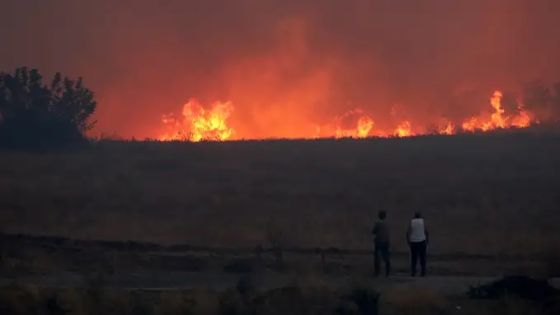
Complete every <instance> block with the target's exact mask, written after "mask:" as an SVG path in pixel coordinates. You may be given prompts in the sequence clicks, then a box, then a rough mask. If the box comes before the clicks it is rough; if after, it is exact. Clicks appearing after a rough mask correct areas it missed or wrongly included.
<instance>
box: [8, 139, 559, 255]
mask: <svg viewBox="0 0 560 315" xmlns="http://www.w3.org/2000/svg"><path fill="white" fill-rule="evenodd" d="M0 174H1V176H0V212H1V214H2V220H1V221H0V224H1V226H0V229H1V231H3V232H6V233H27V234H35V235H59V236H67V237H73V238H79V239H105V240H137V241H149V242H157V243H162V244H183V243H186V244H192V245H203V246H220V247H248V248H254V247H255V246H258V245H262V246H265V247H266V246H267V244H269V243H271V242H272V243H278V244H281V245H282V246H284V247H303V248H308V247H322V248H329V247H335V248H341V249H369V248H370V246H371V235H370V229H371V226H372V224H373V221H374V219H375V215H376V213H377V211H378V210H380V209H384V210H386V211H387V212H388V222H389V225H390V228H391V234H392V239H393V242H392V243H393V247H394V249H395V250H396V251H404V250H406V243H405V237H404V234H405V230H406V225H407V222H408V219H409V218H410V217H411V216H412V214H413V212H414V211H416V210H420V211H422V213H423V214H424V216H425V217H426V220H427V223H428V228H429V229H430V232H431V236H432V237H431V239H432V241H431V244H430V251H431V252H432V253H439V254H455V253H466V254H472V255H479V254H484V255H533V254H546V253H547V252H549V251H550V250H551V248H554V247H555V246H556V245H557V244H558V241H559V239H560V234H559V233H558V232H557V227H558V222H560V189H559V188H558V187H560V136H558V135H554V134H548V135H539V134H530V133H511V134H509V133H508V134H493V135H484V136H476V135H471V136H468V135H464V136H454V137H418V138H407V139H370V140H360V141H358V140H316V141H283V140H278V141H247V142H226V143H158V142H120V141H100V142H97V143H94V144H92V145H91V146H90V147H89V148H86V149H83V150H77V151H66V152H50V153H49V152H43V153H36V152H2V153H0Z"/></svg>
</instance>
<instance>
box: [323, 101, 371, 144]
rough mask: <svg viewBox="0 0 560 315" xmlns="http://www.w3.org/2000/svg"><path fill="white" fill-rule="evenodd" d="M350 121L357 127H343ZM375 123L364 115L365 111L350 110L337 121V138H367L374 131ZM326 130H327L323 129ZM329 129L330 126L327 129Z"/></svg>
mask: <svg viewBox="0 0 560 315" xmlns="http://www.w3.org/2000/svg"><path fill="white" fill-rule="evenodd" d="M348 120H350V121H351V123H352V124H354V122H355V126H352V127H351V128H348V127H346V128H345V127H343V125H346V123H347V121H348ZM374 125H375V122H374V121H373V119H372V118H371V117H370V116H368V115H367V114H365V113H364V111H363V110H361V109H359V108H356V109H353V110H350V111H348V112H346V113H344V114H343V115H341V116H339V117H337V118H336V119H335V132H334V136H335V138H337V139H338V138H366V137H368V136H369V135H370V132H371V131H372V130H373V126H374ZM323 129H325V128H323ZM326 129H327V130H328V129H329V128H328V126H327V128H326Z"/></svg>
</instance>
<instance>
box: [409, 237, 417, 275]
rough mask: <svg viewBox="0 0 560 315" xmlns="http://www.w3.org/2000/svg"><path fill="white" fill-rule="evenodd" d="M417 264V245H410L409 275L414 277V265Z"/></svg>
mask: <svg viewBox="0 0 560 315" xmlns="http://www.w3.org/2000/svg"><path fill="white" fill-rule="evenodd" d="M417 262H418V244H417V243H413V242H411V243H410V274H411V275H412V276H413V277H414V276H416V264H417Z"/></svg>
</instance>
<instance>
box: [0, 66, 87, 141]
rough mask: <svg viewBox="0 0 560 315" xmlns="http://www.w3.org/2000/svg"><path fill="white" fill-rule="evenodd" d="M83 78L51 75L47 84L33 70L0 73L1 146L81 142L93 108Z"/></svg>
mask: <svg viewBox="0 0 560 315" xmlns="http://www.w3.org/2000/svg"><path fill="white" fill-rule="evenodd" d="M96 105H97V103H96V101H95V98H94V94H93V92H92V91H90V90H89V89H87V88H86V87H85V86H84V85H83V82H82V78H78V79H77V80H75V81H74V80H71V79H69V78H67V77H64V78H63V77H62V75H61V74H60V73H57V74H55V75H54V77H53V79H52V81H51V83H50V85H45V84H43V82H42V76H41V74H40V73H39V71H37V70H36V69H32V70H28V69H27V68H25V67H22V68H17V69H16V70H15V72H14V74H10V73H0V147H10V148H29V147H52V146H64V145H69V144H76V143H83V142H84V141H86V137H85V132H86V131H88V130H90V129H91V128H93V126H94V123H95V122H91V121H90V120H89V118H90V116H91V115H92V114H93V112H94V111H95V108H96Z"/></svg>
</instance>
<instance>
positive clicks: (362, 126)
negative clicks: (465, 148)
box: [158, 90, 538, 142]
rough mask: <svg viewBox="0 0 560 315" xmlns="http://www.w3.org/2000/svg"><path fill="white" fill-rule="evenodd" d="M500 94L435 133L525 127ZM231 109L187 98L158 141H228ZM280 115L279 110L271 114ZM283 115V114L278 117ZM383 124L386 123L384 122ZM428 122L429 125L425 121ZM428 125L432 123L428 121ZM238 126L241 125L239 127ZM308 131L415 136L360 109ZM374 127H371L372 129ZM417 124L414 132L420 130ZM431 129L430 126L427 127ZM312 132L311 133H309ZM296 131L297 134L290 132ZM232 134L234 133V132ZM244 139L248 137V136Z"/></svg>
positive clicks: (524, 118) (166, 120) (527, 116)
mask: <svg viewBox="0 0 560 315" xmlns="http://www.w3.org/2000/svg"><path fill="white" fill-rule="evenodd" d="M502 99H503V93H502V92H501V91H499V90H496V91H494V92H493V93H492V95H491V97H490V100H489V102H490V106H491V108H492V112H491V113H482V114H480V115H478V116H472V117H469V118H467V119H464V120H463V121H462V122H460V123H458V124H457V125H456V124H455V123H454V122H452V121H451V120H449V119H446V118H442V119H440V121H439V124H436V131H435V132H436V133H438V134H441V135H454V134H456V133H457V132H460V131H463V132H476V131H482V132H486V131H491V130H495V129H506V128H526V127H529V126H531V124H532V123H534V122H533V118H534V115H533V113H532V112H530V111H528V110H526V109H525V108H524V107H523V105H522V104H521V103H519V105H518V106H517V113H515V114H508V113H506V110H505V109H504V107H503V106H502ZM233 110H234V107H233V103H232V102H230V101H227V102H214V103H213V104H211V105H210V106H207V107H206V108H205V107H204V106H203V105H201V104H200V103H199V102H198V101H197V100H196V99H190V100H189V101H188V102H187V103H186V104H185V105H184V106H183V111H182V113H181V115H174V114H168V115H163V116H162V118H161V121H162V123H163V125H164V127H165V130H166V132H164V133H163V134H162V135H160V136H159V137H158V138H159V140H162V141H173V140H182V141H194V142H196V141H202V140H212V141H225V140H231V139H232V137H233V135H234V128H233V127H231V126H230V125H229V124H228V119H229V118H230V116H231V114H232V112H233ZM258 113H259V115H257V117H259V118H262V117H263V116H262V115H264V113H263V112H262V111H259V112H258ZM275 115H277V116H282V115H283V113H275ZM282 117H283V116H282ZM385 123H386V122H385ZM537 123H538V121H537ZM427 125H429V124H427ZM431 125H432V126H433V125H434V124H431ZM286 126H287V127H286V131H287V132H291V129H290V125H289V124H288V125H286ZM241 127H242V126H241ZM308 127H309V128H308V130H309V133H308V134H302V135H301V136H299V138H308V139H309V138H325V137H327V138H328V137H335V138H367V137H370V136H376V137H410V136H414V135H416V133H414V132H413V131H412V123H411V121H410V120H403V121H401V122H399V123H398V124H397V125H396V127H394V128H390V127H389V128H385V129H380V128H379V127H377V125H376V123H375V121H374V120H373V118H372V117H371V116H370V115H369V114H367V113H366V112H365V111H364V110H362V109H360V108H355V109H352V110H349V111H347V112H345V113H343V114H342V115H338V116H336V117H335V118H334V119H333V120H332V121H331V123H327V124H325V125H319V124H309V125H308ZM374 128H375V129H374ZM422 130H427V129H422V126H421V125H420V127H419V129H417V131H420V133H419V134H422V133H424V131H422ZM431 130H432V132H433V130H434V129H431ZM313 131H315V133H313ZM293 134H296V135H297V133H293ZM236 136H238V135H237V134H236ZM247 138H251V137H250V136H248V137H247Z"/></svg>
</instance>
